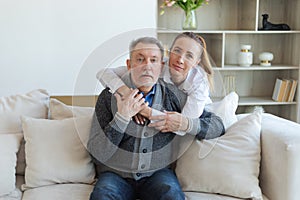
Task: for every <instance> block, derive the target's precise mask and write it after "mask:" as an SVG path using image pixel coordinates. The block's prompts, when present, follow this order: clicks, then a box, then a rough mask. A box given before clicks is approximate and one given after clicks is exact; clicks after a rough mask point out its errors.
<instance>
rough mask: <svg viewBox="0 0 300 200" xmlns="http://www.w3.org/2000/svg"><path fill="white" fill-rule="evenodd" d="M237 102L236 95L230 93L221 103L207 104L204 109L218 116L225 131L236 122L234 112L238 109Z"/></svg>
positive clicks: (237, 97)
mask: <svg viewBox="0 0 300 200" xmlns="http://www.w3.org/2000/svg"><path fill="white" fill-rule="evenodd" d="M238 101H239V96H238V95H237V93H235V92H231V93H229V94H228V95H226V96H225V97H224V98H223V99H222V100H221V101H215V102H213V103H210V104H207V105H206V106H205V109H206V110H207V111H210V112H213V113H215V114H216V115H217V116H219V117H220V118H221V119H222V120H223V123H224V127H225V130H227V129H228V128H229V127H230V126H231V125H232V124H234V123H235V122H237V117H236V114H235V112H236V109H237V107H238Z"/></svg>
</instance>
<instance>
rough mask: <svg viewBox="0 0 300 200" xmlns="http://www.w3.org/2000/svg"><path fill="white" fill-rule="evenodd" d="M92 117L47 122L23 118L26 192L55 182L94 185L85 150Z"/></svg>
mask: <svg viewBox="0 0 300 200" xmlns="http://www.w3.org/2000/svg"><path fill="white" fill-rule="evenodd" d="M91 121H92V117H79V118H68V119H64V120H46V119H33V118H28V117H22V122H23V123H22V125H23V130H24V138H25V141H26V143H25V153H26V164H27V165H26V171H25V184H24V185H23V187H22V188H23V189H27V188H35V187H39V186H45V185H51V184H56V183H88V184H90V183H92V182H93V181H94V176H95V169H94V165H93V162H92V159H91V157H90V155H89V153H88V151H87V149H86V145H87V141H88V137H89V132H90V127H91Z"/></svg>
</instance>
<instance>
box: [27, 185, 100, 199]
mask: <svg viewBox="0 0 300 200" xmlns="http://www.w3.org/2000/svg"><path fill="white" fill-rule="evenodd" d="M93 188H94V186H93V185H88V184H55V185H49V186H44V187H39V188H34V189H30V190H26V191H25V192H24V194H23V198H22V200H66V199H72V200H87V199H89V196H90V193H91V192H92V190H93Z"/></svg>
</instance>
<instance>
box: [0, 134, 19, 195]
mask: <svg viewBox="0 0 300 200" xmlns="http://www.w3.org/2000/svg"><path fill="white" fill-rule="evenodd" d="M22 138H23V135H22V134H0V196H3V195H7V194H9V193H11V192H13V191H14V190H15V184H16V176H15V173H16V165H17V155H16V154H17V152H18V150H19V146H20V142H21V139H22Z"/></svg>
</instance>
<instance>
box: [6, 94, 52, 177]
mask: <svg viewBox="0 0 300 200" xmlns="http://www.w3.org/2000/svg"><path fill="white" fill-rule="evenodd" d="M48 106H49V94H48V93H47V91H46V90H43V89H38V90H33V91H31V92H28V93H26V94H17V95H11V96H7V97H0V122H1V123H0V134H3V133H4V134H6V133H22V125H21V120H20V116H21V115H26V116H30V117H35V118H48ZM17 156H18V159H17V174H19V175H24V173H25V154H24V141H23V142H22V145H21V147H20V151H19V153H18V155H17Z"/></svg>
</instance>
